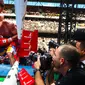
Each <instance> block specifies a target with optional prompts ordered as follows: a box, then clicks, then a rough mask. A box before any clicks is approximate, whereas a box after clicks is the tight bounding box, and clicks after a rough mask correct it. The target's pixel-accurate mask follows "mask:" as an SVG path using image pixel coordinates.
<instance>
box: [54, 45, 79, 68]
mask: <svg viewBox="0 0 85 85" xmlns="http://www.w3.org/2000/svg"><path fill="white" fill-rule="evenodd" d="M79 59H80V54H79V52H78V50H77V49H76V48H75V47H74V46H72V45H61V46H59V47H58V48H57V49H56V51H55V56H54V57H53V63H54V66H55V67H56V68H57V69H60V68H63V67H66V66H68V67H69V68H72V67H76V66H77V64H78V63H79Z"/></svg>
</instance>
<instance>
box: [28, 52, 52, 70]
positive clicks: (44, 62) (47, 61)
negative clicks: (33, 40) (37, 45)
mask: <svg viewBox="0 0 85 85" xmlns="http://www.w3.org/2000/svg"><path fill="white" fill-rule="evenodd" d="M37 57H38V55H37V53H34V52H31V53H30V55H29V58H30V59H31V60H32V61H33V62H35V61H37ZM40 62H41V67H40V70H42V71H45V70H49V69H50V68H51V62H52V57H51V55H50V54H49V53H44V54H43V55H40Z"/></svg>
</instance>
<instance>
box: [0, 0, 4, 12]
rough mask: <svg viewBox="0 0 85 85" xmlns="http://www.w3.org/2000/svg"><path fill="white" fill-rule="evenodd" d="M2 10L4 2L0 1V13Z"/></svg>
mask: <svg viewBox="0 0 85 85" xmlns="http://www.w3.org/2000/svg"><path fill="white" fill-rule="evenodd" d="M3 9H4V1H3V0H0V13H1V12H2V11H3Z"/></svg>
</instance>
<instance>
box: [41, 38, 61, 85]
mask: <svg viewBox="0 0 85 85" xmlns="http://www.w3.org/2000/svg"><path fill="white" fill-rule="evenodd" d="M48 46H49V54H50V55H51V57H53V56H54V54H55V49H56V48H58V46H59V45H58V44H57V43H56V42H55V41H53V40H51V41H50V42H49V44H48ZM50 63H51V67H50V69H48V70H47V71H46V75H45V80H44V82H45V84H46V85H51V84H53V83H55V81H56V80H58V79H59V78H60V77H61V75H60V73H57V69H56V68H55V67H54V66H53V64H52V62H51V61H50ZM41 66H42V64H41Z"/></svg>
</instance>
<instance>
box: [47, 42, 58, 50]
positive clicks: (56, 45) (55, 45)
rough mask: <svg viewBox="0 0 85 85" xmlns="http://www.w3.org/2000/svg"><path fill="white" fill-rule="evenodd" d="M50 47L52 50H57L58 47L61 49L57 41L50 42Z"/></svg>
mask: <svg viewBox="0 0 85 85" xmlns="http://www.w3.org/2000/svg"><path fill="white" fill-rule="evenodd" d="M48 46H49V49H50V48H56V47H57V48H58V47H59V44H58V43H56V42H55V41H53V40H51V41H50V42H49V44H48Z"/></svg>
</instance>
